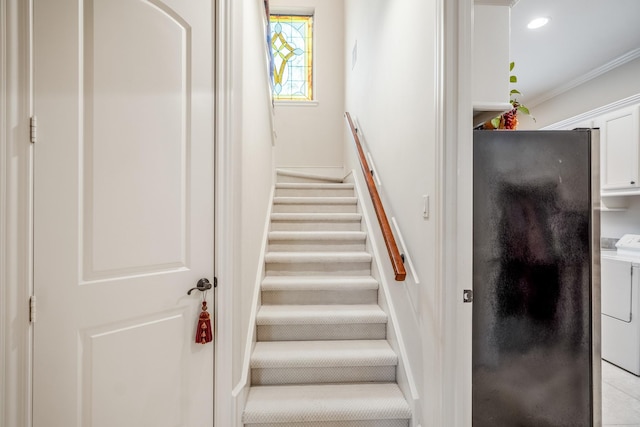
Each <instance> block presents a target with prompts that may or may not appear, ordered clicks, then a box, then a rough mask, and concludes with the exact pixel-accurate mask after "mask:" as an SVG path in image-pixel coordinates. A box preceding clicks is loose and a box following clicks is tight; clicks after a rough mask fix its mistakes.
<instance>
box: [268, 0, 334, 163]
mask: <svg viewBox="0 0 640 427" xmlns="http://www.w3.org/2000/svg"><path fill="white" fill-rule="evenodd" d="M343 3H344V2H343V0H271V2H270V3H269V7H270V8H271V11H272V12H279V13H280V12H282V13H286V11H295V10H296V8H298V10H299V8H303V10H314V29H313V31H314V57H313V61H314V69H313V79H314V88H313V90H314V101H316V102H313V103H307V104H306V105H304V106H303V105H301V104H300V103H291V102H287V101H280V102H277V103H276V108H275V111H276V117H275V128H276V133H277V135H278V138H277V141H276V148H275V151H276V166H277V167H311V168H319V167H322V168H325V167H326V168H335V167H339V168H342V166H343V158H342V154H343V152H342V124H343V120H344V119H343V113H344V78H343V76H344V55H343V49H344V43H343V39H344V25H343Z"/></svg>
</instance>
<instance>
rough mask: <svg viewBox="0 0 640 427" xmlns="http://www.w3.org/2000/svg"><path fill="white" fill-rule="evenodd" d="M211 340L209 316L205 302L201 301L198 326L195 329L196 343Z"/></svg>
mask: <svg viewBox="0 0 640 427" xmlns="http://www.w3.org/2000/svg"><path fill="white" fill-rule="evenodd" d="M211 341H213V330H212V329H211V317H210V316H209V312H207V302H206V301H202V312H201V313H200V320H198V328H197V330H196V344H206V343H208V342H211Z"/></svg>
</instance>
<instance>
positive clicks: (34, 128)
mask: <svg viewBox="0 0 640 427" xmlns="http://www.w3.org/2000/svg"><path fill="white" fill-rule="evenodd" d="M29 135H30V136H29V138H30V139H31V143H32V144H35V143H36V141H37V135H38V119H37V118H36V116H33V117H31V120H30V123H29Z"/></svg>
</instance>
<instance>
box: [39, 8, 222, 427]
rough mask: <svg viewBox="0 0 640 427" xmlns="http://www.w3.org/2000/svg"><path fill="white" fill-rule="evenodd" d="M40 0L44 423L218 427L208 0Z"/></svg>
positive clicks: (56, 426)
mask: <svg viewBox="0 0 640 427" xmlns="http://www.w3.org/2000/svg"><path fill="white" fill-rule="evenodd" d="M33 3H34V4H33V13H34V21H33V31H34V39H33V43H34V112H35V115H36V116H37V124H38V127H37V142H36V144H35V158H34V170H35V179H34V182H35V184H34V291H35V295H36V297H37V321H36V323H35V324H34V350H33V351H34V362H33V363H34V366H33V426H34V427H72V426H73V427H128V426H131V427H134V426H135V427H139V426H153V427H164V426H166V427H178V426H184V427H200V426H202V427H205V426H206V427H211V426H212V425H213V354H214V349H213V343H208V344H204V345H202V344H196V343H195V332H196V322H197V319H198V315H199V312H200V302H201V299H202V294H201V293H200V292H198V291H196V292H194V293H192V294H191V296H188V295H187V291H188V290H189V288H191V287H194V286H196V282H197V281H198V279H200V278H202V277H205V278H208V279H209V280H210V281H211V282H213V243H214V242H213V164H214V162H213V160H214V159H213V155H214V154H213V153H214V150H213V123H214V121H213V64H212V61H213V34H214V32H213V22H214V11H213V6H212V0H189V1H185V0H55V1H51V0H34V2H33ZM212 300H213V298H212V292H209V293H208V301H209V313H211V312H212V306H213V301H212ZM212 317H213V316H212Z"/></svg>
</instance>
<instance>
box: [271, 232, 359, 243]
mask: <svg viewBox="0 0 640 427" xmlns="http://www.w3.org/2000/svg"><path fill="white" fill-rule="evenodd" d="M366 238H367V233H366V232H364V231H271V232H269V240H356V241H364V240H366Z"/></svg>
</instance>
